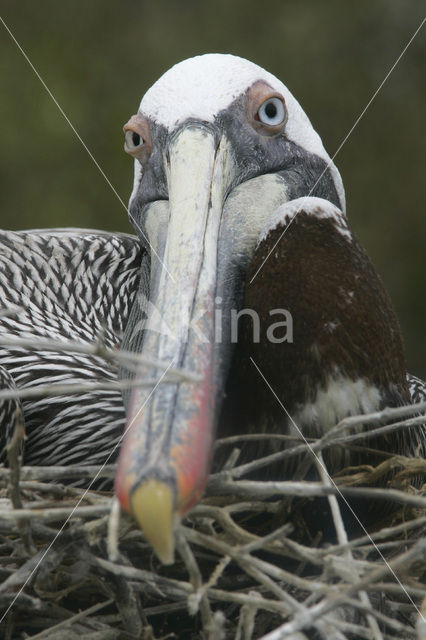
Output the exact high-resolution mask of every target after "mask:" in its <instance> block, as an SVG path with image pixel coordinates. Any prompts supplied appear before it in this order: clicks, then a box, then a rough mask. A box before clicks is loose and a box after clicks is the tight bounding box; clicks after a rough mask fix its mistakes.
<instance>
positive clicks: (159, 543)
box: [130, 480, 174, 564]
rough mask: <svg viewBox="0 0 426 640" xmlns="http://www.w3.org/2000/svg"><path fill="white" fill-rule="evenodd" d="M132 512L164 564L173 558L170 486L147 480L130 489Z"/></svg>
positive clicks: (172, 516) (172, 514)
mask: <svg viewBox="0 0 426 640" xmlns="http://www.w3.org/2000/svg"><path fill="white" fill-rule="evenodd" d="M130 504H131V508H132V513H133V516H134V517H135V519H136V521H137V522H138V524H139V526H140V527H141V529H142V531H143V533H144V535H145V537H146V539H147V540H148V542H149V543H150V544H151V545H152V548H153V549H154V551H155V553H156V555H157V557H158V558H159V560H160V561H161V562H162V563H163V564H173V562H174V532H173V525H174V509H173V491H172V488H171V487H170V486H169V485H168V484H166V483H165V482H162V481H161V480H148V481H147V482H145V483H143V484H141V485H140V486H138V487H136V489H134V490H133V491H132V495H131V498H130Z"/></svg>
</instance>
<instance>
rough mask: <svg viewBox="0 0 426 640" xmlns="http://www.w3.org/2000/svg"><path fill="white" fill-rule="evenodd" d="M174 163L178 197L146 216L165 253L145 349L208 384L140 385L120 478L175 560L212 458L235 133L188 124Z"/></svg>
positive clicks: (125, 497) (158, 547)
mask: <svg viewBox="0 0 426 640" xmlns="http://www.w3.org/2000/svg"><path fill="white" fill-rule="evenodd" d="M166 167H167V179H168V188H169V203H167V202H157V203H155V205H156V206H153V207H152V210H151V211H148V214H147V217H146V226H147V229H148V231H149V232H150V236H149V237H150V240H151V241H152V242H153V244H154V245H155V251H156V253H157V256H158V257H155V256H153V257H152V265H151V287H150V305H149V309H150V310H149V312H148V319H147V323H146V325H145V335H144V343H143V349H142V351H143V354H144V355H149V356H152V357H155V358H158V359H161V360H163V361H165V362H167V363H169V364H170V366H171V367H177V366H179V367H184V368H186V369H188V370H190V371H192V372H194V373H196V374H198V376H199V378H200V380H201V382H199V383H186V382H185V383H180V384H176V383H169V382H164V383H161V384H159V385H158V387H157V388H156V389H155V391H154V393H152V392H151V393H150V392H148V391H147V390H145V389H135V390H134V391H133V393H132V396H131V399H130V405H129V412H128V421H127V426H126V433H125V437H124V441H123V446H122V450H121V454H120V459H119V464H118V470H117V476H116V493H117V495H118V497H119V500H120V502H121V505H122V506H123V508H124V509H125V510H127V511H128V512H130V513H132V514H133V515H134V517H135V518H136V520H137V521H138V522H139V524H140V526H141V527H142V529H143V531H144V533H145V535H146V537H147V539H148V540H149V542H150V543H151V544H152V546H153V548H154V550H155V551H156V553H157V555H158V557H159V558H160V560H161V561H162V562H163V563H165V564H167V563H171V562H173V553H174V535H173V528H174V525H175V523H176V520H179V518H181V517H182V516H183V515H184V514H185V513H186V512H187V511H188V510H189V509H190V508H191V506H193V505H194V504H195V502H196V501H197V500H198V498H199V497H200V495H201V494H202V492H203V489H204V487H205V484H206V481H207V478H208V474H209V469H210V462H211V457H212V442H213V437H214V406H215V399H216V394H217V392H218V389H217V385H216V378H217V366H218V363H217V358H216V350H215V313H214V301H215V291H216V277H217V252H218V251H217V249H218V235H219V228H220V222H221V216H222V209H223V202H224V197H225V193H226V189H227V187H228V185H227V182H228V180H224V176H228V177H229V176H230V174H231V167H230V160H229V156H228V153H227V144H226V141H225V139H223V140H222V141H221V142H219V144H217V142H216V141H215V138H214V135H213V134H212V133H211V132H210V131H209V130H208V129H207V128H206V127H204V126H202V125H196V124H194V125H190V126H187V127H185V128H183V129H181V130H180V131H179V132H178V133H177V135H176V136H175V137H174V139H172V141H171V143H170V146H169V154H168V160H167V159H166ZM166 218H168V219H167V221H166V220H165V219H166ZM160 221H161V223H160ZM164 222H166V225H164V224H162V223H164ZM141 375H143V374H141ZM144 375H146V372H144Z"/></svg>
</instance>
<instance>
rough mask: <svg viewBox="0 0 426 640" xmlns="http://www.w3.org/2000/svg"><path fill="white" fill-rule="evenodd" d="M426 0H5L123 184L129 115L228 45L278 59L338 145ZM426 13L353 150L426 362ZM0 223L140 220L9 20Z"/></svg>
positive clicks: (275, 67) (403, 313)
mask: <svg viewBox="0 0 426 640" xmlns="http://www.w3.org/2000/svg"><path fill="white" fill-rule="evenodd" d="M423 14H424V3H423V2H422V1H419V2H416V1H408V0H358V1H357V2H342V1H341V0H330V1H329V2H318V0H306V1H302V2H296V1H292V2H290V1H284V0H281V1H280V0H269V1H268V2H264V3H260V2H259V1H258V0H256V1H254V0H235V1H231V0H228V1H226V0H214V1H209V2H206V1H204V2H203V1H198V2H195V1H190V0H186V1H185V0H180V1H177V0H175V1H174V2H173V1H171V0H169V1H167V0H157V1H156V2H148V1H146V2H143V1H136V0H121V2H117V1H116V0H90V1H89V2H88V1H87V0H61V1H60V2H58V0H39V1H38V2H34V0H20V1H19V2H16V0H14V1H13V0H1V4H0V15H1V16H2V18H3V19H4V20H5V22H6V23H7V25H8V26H9V28H10V29H11V31H12V32H13V34H14V35H15V37H16V38H17V40H18V41H19V43H20V44H21V46H22V47H23V49H24V50H25V51H26V53H27V54H28V56H29V58H30V59H31V61H32V62H33V64H34V65H35V67H36V68H37V69H38V71H39V73H40V74H41V76H42V77H43V79H44V80H45V82H46V84H47V85H48V87H49V88H50V90H51V91H52V93H53V94H54V96H55V97H56V99H57V100H58V102H59V103H60V105H61V106H62V107H63V109H64V111H65V112H66V113H67V115H68V116H69V118H70V120H71V122H72V123H73V124H74V126H75V128H76V129H77V131H78V132H79V134H80V135H81V137H82V138H83V140H84V141H85V143H86V144H87V146H88V148H89V149H90V151H91V152H92V153H93V155H94V156H95V158H96V159H97V161H98V162H99V164H100V165H101V167H102V169H103V170H104V171H105V173H106V175H107V176H108V178H109V179H110V180H111V183H112V184H113V185H114V187H115V188H116V190H117V192H118V193H119V194H120V196H121V197H122V199H123V200H124V201H125V202H126V203H127V199H128V196H129V193H130V190H131V184H132V174H133V169H132V162H131V160H130V158H129V157H127V156H126V155H125V154H124V152H123V150H122V147H123V139H122V138H123V136H122V130H121V127H122V125H123V124H124V122H126V121H127V119H128V117H129V116H130V115H131V114H133V113H134V112H135V111H136V110H137V107H138V105H139V101H140V98H141V96H142V94H143V93H144V92H145V91H146V89H147V88H148V87H149V86H150V85H151V84H152V83H153V82H154V81H155V80H156V79H157V77H158V76H159V75H160V74H161V73H163V72H164V71H165V70H166V69H167V68H169V67H170V66H171V65H173V64H174V63H175V62H177V61H179V60H181V59H183V58H187V57H190V56H193V55H196V54H199V53H203V52H229V53H234V54H237V55H241V56H243V57H246V58H249V59H251V60H253V61H255V62H257V63H258V64H260V65H262V66H264V67H266V68H267V69H268V70H269V71H272V72H273V73H275V75H277V76H278V77H280V79H281V80H283V81H284V83H285V84H287V85H288V87H289V88H290V90H291V91H292V92H293V93H294V94H295V96H296V97H297V98H298V100H299V101H300V102H301V104H302V105H303V107H304V108H305V110H306V112H307V113H308V115H309V117H310V118H311V120H312V122H313V124H314V126H315V128H316V129H317V131H318V132H319V133H320V135H321V137H322V139H323V141H324V144H325V146H326V148H327V150H328V152H329V153H330V155H333V154H334V153H335V151H336V150H337V149H338V147H339V145H340V143H341V142H342V140H343V139H344V137H345V136H346V134H347V133H348V131H349V130H350V128H351V127H352V125H353V124H354V122H355V120H356V119H357V118H358V116H359V115H360V113H361V112H362V110H363V109H364V107H365V106H366V104H367V103H368V101H369V100H370V98H371V96H372V95H373V93H374V92H375V91H376V89H377V88H378V86H379V85H380V83H381V82H382V80H383V79H384V77H385V75H386V74H387V72H388V71H389V69H390V68H391V66H392V65H393V63H394V62H395V60H396V59H397V57H398V56H399V54H400V53H401V51H402V49H403V48H404V46H405V45H406V43H407V42H408V40H409V39H410V37H411V35H412V34H413V33H414V31H415V30H416V28H417V27H418V25H419V24H420V22H421V20H422V18H423ZM425 71H426V26H425V27H424V28H423V29H422V30H421V31H420V33H419V34H418V36H417V37H416V38H415V40H414V41H413V43H412V44H411V46H410V47H409V48H408V50H407V52H406V54H405V55H404V56H403V58H402V60H401V61H400V63H399V64H398V66H397V67H396V69H395V70H394V71H393V73H392V74H391V76H390V77H389V79H388V81H387V82H386V84H385V86H384V87H383V89H382V90H381V91H380V92H379V94H378V96H377V97H376V99H375V100H374V102H373V104H372V105H371V106H370V108H369V109H368V110H367V112H366V114H365V115H364V117H363V118H362V119H361V121H360V122H359V124H358V126H357V127H356V129H355V130H354V132H353V133H352V135H351V136H350V138H349V139H348V141H347V142H346V143H345V145H344V146H343V148H342V150H341V151H340V152H339V154H338V157H337V159H336V163H337V165H338V167H339V169H340V171H341V173H342V176H343V181H344V183H345V187H346V194H347V201H348V215H349V216H350V219H351V221H352V225H353V227H354V228H355V230H356V232H357V234H358V236H359V237H360V239H361V241H362V242H363V244H364V246H365V247H366V248H367V251H368V252H369V254H370V256H371V258H372V259H373V262H374V263H375V265H376V267H377V268H378V270H379V272H380V273H381V275H382V276H383V278H384V280H385V283H386V286H387V288H388V290H389V292H390V294H391V297H392V299H393V302H394V304H395V307H396V310H397V314H398V316H399V318H400V321H401V324H402V328H403V333H404V336H405V341H406V347H407V359H408V364H409V369H410V370H411V371H412V372H413V373H417V374H419V375H423V376H426V349H425V327H424V324H425V319H426V296H425V281H426V276H425V260H424V249H425V239H426V216H425V213H426V211H425V201H426V180H425V171H424V164H425V155H426V145H425V111H426V83H425ZM0 123H1V124H0V127H1V128H0V144H1V153H0V207H1V208H0V211H1V218H0V225H1V226H2V227H4V228H11V229H24V228H30V227H49V226H83V227H92V228H93V227H97V228H102V229H110V230H125V231H130V230H131V228H130V225H129V224H128V222H127V218H126V212H125V211H124V209H123V207H122V205H121V204H120V202H119V201H118V199H117V198H116V196H115V195H114V193H113V192H112V190H111V189H110V187H109V186H108V185H107V184H106V182H105V180H104V178H103V177H102V176H101V175H100V173H99V171H98V169H97V168H96V167H95V166H94V164H93V162H92V160H91V159H90V158H89V157H88V155H87V153H86V151H85V150H84V149H83V148H82V146H81V144H80V142H79V141H78V140H77V139H76V136H75V135H74V133H73V132H72V131H71V129H70V127H69V125H68V124H67V123H66V121H65V120H64V118H63V116H62V115H61V114H60V113H59V111H58V109H57V107H56V106H55V104H54V103H53V101H52V100H51V98H50V97H49V96H48V94H47V93H46V91H45V90H44V88H43V87H42V85H41V83H40V81H39V80H38V79H37V78H36V76H35V75H34V72H33V71H32V70H31V68H30V67H29V65H28V63H27V62H26V61H25V59H24V58H23V56H22V55H21V53H20V52H19V50H18V48H17V46H16V44H14V42H13V41H12V40H11V38H10V36H9V35H8V33H7V32H6V30H5V28H4V27H3V26H2V25H1V24H0Z"/></svg>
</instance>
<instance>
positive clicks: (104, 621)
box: [0, 409, 426, 640]
mask: <svg viewBox="0 0 426 640" xmlns="http://www.w3.org/2000/svg"><path fill="white" fill-rule="evenodd" d="M398 411H399V412H401V411H402V413H403V409H395V410H390V414H391V415H392V417H393V427H392V428H395V429H396V428H402V427H401V426H400V425H406V424H408V423H410V424H411V422H410V420H411V421H412V420H416V418H411V419H410V420H407V419H405V422H404V420H400V421H399V422H395V419H397V420H398V419H399V418H398V415H402V414H401V413H400V414H398V413H397V412H398ZM392 412H393V413H392ZM411 412H412V410H411ZM406 413H407V412H406ZM375 419H376V422H377V416H376V418H375ZM362 421H363V423H364V424H365V422H366V418H365V416H364V417H363V419H362ZM372 422H374V420H373V418H372ZM351 425H356V419H355V418H350V419H347V420H346V421H345V424H344V425H343V426H342V425H340V426H338V427H337V428H335V429H334V430H333V432H330V433H329V434H328V435H327V437H326V438H324V439H323V440H318V441H315V442H313V443H312V445H311V447H312V449H314V450H315V452H316V454H317V458H316V460H317V465H319V466H318V478H319V479H318V480H311V481H306V480H300V481H299V480H298V481H295V480H294V481H286V482H271V481H269V482H267V481H264V482H262V481H260V480H247V479H241V478H243V477H245V478H247V473H250V471H252V470H253V469H254V468H256V469H257V468H259V467H262V466H265V465H266V464H269V463H270V456H269V457H267V458H266V459H264V460H261V461H254V462H251V463H249V466H248V465H247V464H246V465H241V464H240V465H239V466H238V454H237V453H236V452H232V453H231V455H230V457H229V460H228V464H227V465H226V466H225V469H224V470H222V471H221V472H218V473H215V474H214V475H213V476H212V477H211V479H210V482H209V485H208V487H207V490H206V494H205V497H204V499H203V500H202V501H201V502H200V504H199V505H197V506H196V507H195V508H194V509H193V510H192V511H191V513H190V515H189V516H188V517H187V518H186V519H185V520H184V521H183V522H182V524H181V525H180V526H179V527H178V528H177V530H176V548H177V552H176V562H175V564H174V565H172V566H170V567H163V566H162V565H161V564H160V563H159V562H158V560H157V559H156V557H155V556H154V555H153V552H152V550H151V548H150V546H149V545H148V544H147V542H146V541H145V539H144V536H143V534H142V532H141V531H139V530H138V529H137V527H136V526H135V524H134V523H133V522H132V521H131V519H130V518H128V517H123V516H122V517H121V519H119V518H118V515H117V505H116V503H115V501H114V499H113V494H112V493H110V492H105V491H94V490H90V489H89V490H85V489H82V488H76V487H73V486H71V484H70V483H72V482H73V481H75V480H76V479H77V478H78V479H79V480H80V481H81V479H82V478H87V479H88V484H89V483H90V479H91V478H94V477H95V476H96V477H99V476H101V477H104V478H105V477H106V478H108V477H109V478H112V477H113V476H114V466H113V465H111V466H108V467H104V468H102V469H100V468H98V467H96V468H95V467H69V468H64V467H22V468H21V467H20V466H19V456H18V451H19V442H18V441H19V434H17V437H16V438H15V439H14V440H15V442H13V443H12V449H11V451H10V456H9V460H10V468H8V469H6V468H4V469H0V486H1V498H2V500H1V503H0V562H1V568H0V571H1V582H2V584H1V586H0V611H1V622H0V636H1V637H2V638H5V639H12V638H32V639H35V638H37V640H41V639H43V640H47V639H49V640H54V639H55V640H56V639H59V638H61V639H62V638H66V639H70V640H72V639H74V638H76V639H77V638H78V639H79V640H82V639H87V640H89V639H90V640H97V639H99V640H109V639H111V640H113V639H116V638H123V639H132V638H144V639H145V640H148V639H149V640H154V639H156V640H159V639H160V638H161V639H165V638H181V639H190V638H205V639H212V640H213V639H218V640H219V639H224V640H227V639H228V638H229V639H231V638H232V639H233V640H234V639H235V640H248V639H251V638H253V639H254V638H266V639H267V640H277V639H278V638H286V639H292V640H296V639H297V640H306V639H308V638H310V639H313V638H321V639H324V640H325V639H327V640H345V639H346V640H349V639H350V638H352V639H353V638H356V639H362V638H368V639H370V638H371V639H374V640H381V639H385V638H392V639H396V638H398V639H399V640H409V639H411V638H413V639H416V640H420V639H421V640H424V639H425V638H426V621H425V619H424V617H423V616H426V540H425V539H424V537H423V533H424V531H425V525H426V492H425V491H424V488H423V491H422V490H421V489H415V488H414V487H413V486H412V485H411V479H412V478H413V477H419V475H421V474H423V476H424V475H425V471H426V470H425V461H424V460H423V459H420V458H411V459H409V458H403V457H400V456H398V457H392V456H388V457H387V458H385V459H384V461H383V462H382V464H380V465H379V466H378V467H376V468H375V469H373V468H370V467H367V468H366V467H359V468H352V469H348V470H346V471H345V472H344V473H341V474H340V475H339V477H336V478H335V479H334V480H331V479H330V478H329V477H328V475H327V474H326V473H325V472H324V470H323V469H322V468H321V460H322V453H321V452H322V450H323V449H324V448H326V447H328V446H330V443H334V444H335V446H336V443H337V442H339V443H340V445H339V446H344V444H345V439H347V438H349V439H351V438H352V439H353V438H356V437H360V436H359V435H358V436H356V435H354V433H355V432H352V435H350V434H351ZM343 427H344V428H343ZM380 428H382V429H383V427H380ZM342 433H344V434H345V435H343V436H342ZM21 435H22V434H21ZM251 437H252V438H253V437H254V436H251ZM259 437H265V436H259ZM275 437H278V436H275ZM234 442H235V441H234V440H232V439H228V443H227V444H228V445H230V446H231V451H232V447H233V446H234V444H233V443H234ZM238 442H241V438H240V437H239V438H238ZM342 443H343V444H342ZM222 445H223V441H221V442H219V443H218V445H217V446H219V447H220V446H222ZM295 446H296V447H299V451H300V447H302V446H307V445H305V444H303V445H302V444H296V445H295ZM287 451H288V449H287ZM279 455H280V454H279V453H278V454H274V456H275V458H274V460H276V456H279ZM285 455H288V453H287V454H285ZM318 461H320V462H318ZM250 465H254V466H251V467H250ZM390 469H391V470H392V474H391V477H392V480H389V481H387V486H385V487H383V488H381V489H379V488H373V486H372V485H375V486H377V484H379V485H380V478H383V477H388V476H389V470H390ZM249 477H250V476H249ZM382 484H383V483H382ZM340 492H342V494H343V496H344V498H345V499H349V500H353V499H354V497H356V499H357V505H358V506H357V508H358V511H359V505H361V506H362V504H363V501H365V504H367V505H370V506H371V501H372V500H373V499H374V500H375V502H374V504H379V503H380V502H383V500H385V502H386V504H387V505H390V504H392V505H393V508H387V509H384V510H383V513H384V514H385V517H383V518H382V521H381V522H380V523H377V522H376V523H375V525H374V527H373V526H372V527H370V528H369V529H368V532H367V531H366V530H362V527H359V528H358V530H357V528H356V527H355V528H354V529H353V530H350V529H351V527H349V528H348V524H347V522H348V520H347V517H346V515H345V513H344V512H345V507H343V509H342V504H343V499H342V498H341V496H339V494H340ZM337 496H339V497H338V498H337ZM368 510H369V511H370V512H371V508H369V509H367V511H368ZM378 512H380V509H379V510H378ZM316 525H317V526H316ZM326 530H327V531H326ZM422 612H423V616H422Z"/></svg>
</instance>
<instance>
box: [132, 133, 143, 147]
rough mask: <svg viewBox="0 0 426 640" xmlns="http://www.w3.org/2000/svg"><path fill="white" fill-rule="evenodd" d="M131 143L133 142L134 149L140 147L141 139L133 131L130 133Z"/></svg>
mask: <svg viewBox="0 0 426 640" xmlns="http://www.w3.org/2000/svg"><path fill="white" fill-rule="evenodd" d="M132 141H133V144H134V145H135V147H138V146H139V145H140V143H141V137H140V135H139V134H138V133H136V132H135V131H133V133H132Z"/></svg>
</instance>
